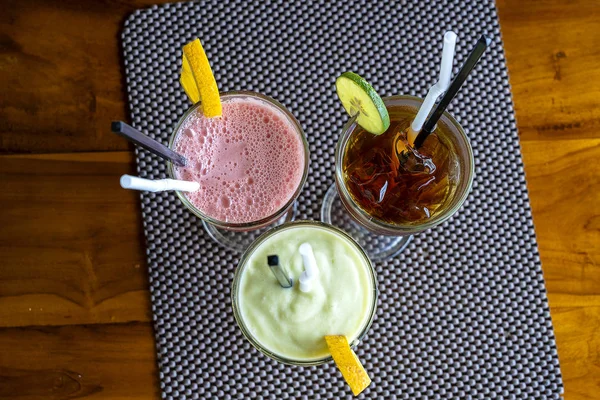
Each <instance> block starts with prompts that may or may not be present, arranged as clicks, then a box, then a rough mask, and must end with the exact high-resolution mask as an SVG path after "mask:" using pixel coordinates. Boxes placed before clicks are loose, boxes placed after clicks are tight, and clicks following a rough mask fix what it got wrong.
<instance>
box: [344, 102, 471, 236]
mask: <svg viewBox="0 0 600 400" xmlns="http://www.w3.org/2000/svg"><path fill="white" fill-rule="evenodd" d="M382 100H383V102H384V104H385V105H386V108H387V103H388V102H391V101H394V100H400V101H402V100H408V101H414V102H418V103H422V102H423V99H422V98H420V97H416V96H410V95H393V96H387V97H383V98H382ZM443 120H447V121H448V122H449V123H450V125H451V126H453V127H454V128H455V129H456V130H457V131H458V134H459V137H460V138H461V139H462V141H463V142H464V143H465V148H466V151H467V153H468V159H469V160H470V162H469V163H468V166H467V167H468V171H465V176H467V179H468V182H467V185H466V187H465V189H464V190H463V192H462V193H460V196H459V197H458V198H457V201H456V204H454V205H453V206H452V207H449V208H448V209H445V210H444V212H443V213H441V214H440V215H438V216H437V218H436V217H434V218H432V219H431V220H428V221H425V222H423V223H418V224H390V223H387V222H385V221H382V220H380V219H378V218H374V217H373V216H371V215H370V214H369V213H367V212H366V211H364V210H363V209H362V208H361V207H360V206H359V205H358V204H356V202H355V201H354V199H353V198H352V195H351V194H350V192H349V191H348V189H347V187H346V185H345V184H344V176H343V171H342V158H343V155H344V150H345V148H346V144H347V143H348V139H349V138H350V136H351V135H352V133H353V132H354V130H355V129H356V126H357V125H358V124H357V122H356V118H350V119H349V120H348V122H346V123H345V124H344V126H343V127H342V133H341V135H340V138H339V139H338V142H337V145H336V149H335V184H336V187H337V189H338V192H339V194H340V197H341V198H342V199H343V200H344V201H342V203H344V204H345V203H346V201H348V202H350V203H351V205H352V208H353V210H352V211H350V210H348V211H349V212H350V214H351V215H352V214H353V213H355V212H356V213H358V214H359V215H360V216H361V217H362V218H364V219H365V220H368V221H369V222H370V223H373V224H374V225H376V226H377V227H378V228H382V229H383V230H385V231H387V232H394V233H397V234H405V235H406V234H414V233H418V232H422V231H424V230H426V229H429V228H432V227H435V226H437V225H439V224H441V223H443V222H445V221H446V220H448V219H449V218H450V217H452V216H453V215H454V214H455V213H456V212H457V211H458V210H459V209H460V208H461V207H462V205H463V204H464V202H465V200H466V199H467V197H468V195H469V193H470V192H471V188H472V186H473V180H474V175H475V162H474V156H473V148H472V147H471V142H470V141H469V137H468V136H467V134H466V133H465V131H464V129H463V127H462V125H461V124H460V123H459V122H458V121H457V120H456V119H455V118H454V117H453V116H452V115H451V114H450V113H449V112H448V111H444V114H443V115H442V117H441V118H440V122H442V121H443ZM361 225H362V223H361Z"/></svg>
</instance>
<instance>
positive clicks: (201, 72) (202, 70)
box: [180, 39, 222, 118]
mask: <svg viewBox="0 0 600 400" xmlns="http://www.w3.org/2000/svg"><path fill="white" fill-rule="evenodd" d="M183 58H184V62H183V65H182V69H181V72H182V74H181V77H180V82H182V85H183V87H184V90H185V91H186V93H187V94H188V97H189V98H190V100H192V101H194V98H195V92H194V90H193V88H192V87H190V86H191V83H190V80H189V75H188V76H184V72H185V71H186V68H187V67H186V61H187V63H188V64H189V67H190V71H191V74H192V77H193V79H194V82H195V83H196V88H197V90H198V93H199V95H200V96H199V97H200V99H199V100H200V101H202V112H203V114H204V115H205V116H206V117H208V118H213V117H220V116H221V115H222V109H221V98H220V97H219V88H218V87H217V81H216V80H215V76H214V75H213V73H212V69H211V68H210V64H209V62H208V58H207V57H206V53H205V52H204V48H203V47H202V44H201V43H200V39H196V40H194V41H192V42H190V43H188V44H186V45H185V46H183ZM183 81H185V85H184V84H183ZM186 86H187V87H188V89H186ZM188 90H189V92H188ZM190 94H191V95H190Z"/></svg>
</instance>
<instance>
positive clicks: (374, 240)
mask: <svg viewBox="0 0 600 400" xmlns="http://www.w3.org/2000/svg"><path fill="white" fill-rule="evenodd" d="M383 102H384V103H385V105H386V107H387V108H388V110H389V109H390V108H391V107H402V108H406V109H407V110H410V111H411V112H414V114H415V115H416V113H417V111H418V109H419V107H420V105H421V103H422V102H423V100H422V99H420V98H418V97H413V96H390V97H385V98H383ZM390 114H391V113H390ZM440 125H441V128H442V129H441V132H447V133H448V134H447V135H445V138H446V139H447V140H448V141H449V142H450V143H451V144H452V147H453V148H454V150H455V152H456V156H457V157H456V158H457V160H458V163H459V175H458V179H457V182H456V188H455V190H454V192H453V193H452V194H451V195H450V198H449V199H447V200H446V202H445V203H444V204H443V205H442V206H441V208H440V209H438V210H437V212H436V213H435V214H434V215H433V216H432V217H431V218H429V219H427V220H424V221H421V222H418V223H412V224H405V225H401V224H391V223H388V222H385V221H381V220H379V219H377V218H375V217H373V216H371V215H369V214H368V213H367V212H366V211H365V210H363V209H362V208H361V207H360V206H359V205H358V204H356V202H355V201H354V200H353V199H352V196H351V195H350V193H349V191H348V188H347V186H346V182H345V180H344V172H343V170H342V161H343V157H344V154H345V151H346V146H347V145H348V142H349V139H350V138H351V137H352V134H353V133H354V132H355V131H356V129H357V127H358V124H357V123H356V121H355V119H354V118H352V119H350V121H348V122H347V123H346V124H345V125H344V127H343V128H342V133H341V135H340V138H339V140H338V143H337V146H336V152H335V183H334V184H333V185H331V187H330V188H329V190H328V191H327V193H326V194H325V197H324V199H323V205H322V207H321V220H322V221H323V222H326V223H328V224H332V225H335V226H337V227H339V228H341V229H343V230H345V231H346V232H348V233H349V234H350V236H352V237H353V238H355V239H356V240H357V241H358V243H359V244H360V245H361V246H362V247H363V248H364V249H365V251H366V252H367V253H368V254H369V257H370V258H371V259H372V260H373V261H383V260H387V259H389V258H391V257H393V256H395V255H397V254H399V253H400V252H401V251H402V250H403V249H404V248H405V247H406V246H407V245H408V243H409V242H410V240H411V238H412V235H414V234H416V233H419V232H422V231H424V230H427V229H429V228H433V227H434V226H437V225H439V224H441V223H442V222H444V221H446V220H447V219H448V218H450V217H451V216H452V215H454V213H456V211H458V209H459V208H460V207H461V206H462V204H463V203H464V202H465V200H466V198H467V196H468V194H469V192H470V191H471V187H472V185H473V176H474V171H475V167H474V159H473V151H472V149H471V144H470V143H469V139H468V137H467V135H466V134H465V131H464V130H463V128H462V127H461V126H460V124H459V123H458V122H457V121H456V120H455V119H454V118H453V117H452V116H451V115H450V114H449V113H448V112H444V114H443V115H442V117H441V118H440V121H439V122H438V126H440Z"/></svg>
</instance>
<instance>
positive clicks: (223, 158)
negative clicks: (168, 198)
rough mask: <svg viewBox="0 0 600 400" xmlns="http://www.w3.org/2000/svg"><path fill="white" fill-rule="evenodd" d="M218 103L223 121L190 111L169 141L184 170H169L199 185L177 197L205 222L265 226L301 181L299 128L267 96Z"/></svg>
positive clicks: (303, 153)
mask: <svg viewBox="0 0 600 400" xmlns="http://www.w3.org/2000/svg"><path fill="white" fill-rule="evenodd" d="M221 102H222V106H223V115H222V117H220V118H219V117H217V118H206V117H204V116H203V115H202V111H201V109H200V108H199V107H193V108H192V109H191V110H190V111H188V113H187V114H186V115H185V116H184V118H183V119H182V121H181V122H180V124H179V126H178V128H177V130H176V132H175V133H174V135H173V137H172V138H171V145H170V147H171V148H172V149H173V150H175V151H176V152H178V153H180V154H182V155H183V156H185V158H186V159H187V165H186V166H185V167H175V166H173V170H172V173H173V175H174V177H175V178H176V179H183V180H188V181H196V182H198V183H200V190H198V191H197V192H193V193H181V194H180V195H183V196H185V198H186V199H187V200H188V202H189V203H191V205H192V206H193V207H194V208H196V209H197V210H198V211H200V214H201V215H200V216H201V217H204V218H205V219H206V217H208V219H209V220H210V219H212V220H215V221H218V222H223V223H225V224H226V225H227V224H231V225H232V226H234V227H235V226H237V225H242V224H252V223H255V222H258V221H262V222H270V221H265V219H269V217H275V218H276V217H278V216H279V215H280V214H281V213H282V212H283V211H285V210H286V209H287V208H288V206H290V205H291V204H292V203H293V200H294V199H295V197H296V196H297V195H298V193H299V191H300V188H301V186H302V185H303V183H304V181H305V180H306V173H307V163H308V149H307V144H306V140H305V138H304V134H303V132H302V128H301V127H300V125H299V124H298V122H297V121H296V120H295V119H294V118H293V116H292V115H291V114H290V113H289V112H288V111H287V110H286V109H285V108H283V106H281V105H280V104H279V103H277V102H275V101H274V100H272V99H270V98H268V97H266V96H262V95H259V94H256V93H251V92H235V93H233V92H230V93H228V94H223V95H222V96H221ZM184 203H185V202H184ZM192 211H194V210H193V209H192Z"/></svg>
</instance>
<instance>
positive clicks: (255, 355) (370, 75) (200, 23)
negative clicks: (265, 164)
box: [122, 0, 562, 399]
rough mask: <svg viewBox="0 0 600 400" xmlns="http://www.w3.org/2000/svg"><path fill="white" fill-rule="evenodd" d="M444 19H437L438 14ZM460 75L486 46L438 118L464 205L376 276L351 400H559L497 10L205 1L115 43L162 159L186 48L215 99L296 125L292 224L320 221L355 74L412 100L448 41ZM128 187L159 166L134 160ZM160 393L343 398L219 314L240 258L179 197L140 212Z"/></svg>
mask: <svg viewBox="0 0 600 400" xmlns="http://www.w3.org/2000/svg"><path fill="white" fill-rule="evenodd" d="M442 3H443V4H442ZM447 29H453V30H454V31H456V32H457V33H458V35H459V41H458V44H457V57H456V58H457V60H456V61H455V65H457V66H458V65H460V64H461V63H462V61H463V60H464V58H465V57H466V55H467V52H468V51H469V49H470V48H471V46H472V45H473V44H474V42H475V40H476V39H477V37H478V36H479V35H480V34H482V33H487V34H489V35H491V36H493V37H494V42H493V46H492V47H491V49H490V50H489V51H488V52H487V54H486V55H485V58H484V59H483V61H482V62H481V63H480V64H479V65H478V66H477V67H476V69H475V71H474V73H473V74H472V76H471V77H470V78H469V80H468V83H467V85H466V87H464V88H463V89H462V91H461V92H460V93H459V95H458V97H457V99H456V100H455V101H454V103H453V106H452V107H451V108H450V112H452V113H453V114H454V115H455V116H456V117H457V119H458V120H459V122H460V123H461V124H462V125H463V126H464V128H465V130H466V131H467V133H468V135H469V136H470V138H471V141H472V144H473V148H474V152H475V162H476V178H475V184H474V187H473V192H472V193H471V195H470V197H469V199H468V200H467V202H466V204H465V206H464V207H463V208H462V210H461V211H460V212H458V214H457V215H456V216H455V217H453V218H452V219H450V220H449V221H448V222H446V223H444V224H443V225H442V226H440V227H438V228H436V229H433V230H431V231H428V232H426V233H423V234H420V235H418V236H417V237H415V239H414V240H413V241H412V242H411V244H410V246H409V248H408V249H407V250H405V251H404V252H403V253H402V254H401V255H400V256H399V257H397V258H396V259H394V260H393V261H389V262H387V263H381V264H379V265H377V272H378V275H379V283H380V289H381V296H380V303H379V309H378V312H377V317H376V319H375V323H374V325H373V327H372V328H371V330H370V332H369V334H368V336H367V339H366V340H365V341H364V342H363V343H362V344H361V345H360V346H359V347H358V351H357V352H358V355H359V357H360V358H361V360H362V361H363V363H364V364H365V367H366V369H367V370H368V371H369V373H370V375H371V377H372V378H373V383H372V384H371V386H370V387H369V388H368V389H367V390H366V391H365V392H364V393H363V394H362V395H361V397H362V398H379V399H394V398H406V399H408V398H410V399H414V398H441V399H445V398H457V397H458V398H535V399H541V398H557V397H559V394H560V393H561V392H562V382H561V375H560V369H559V364H558V358H557V354H556V346H555V340H554V334H553V331H552V323H551V319H550V314H549V309H548V303H547V299H546V291H545V288H544V279H543V276H542V270H541V268H540V259H539V256H538V250H537V245H536V241H535V233H534V230H533V224H532V220H531V210H530V206H529V200H528V196H527V189H526V186H525V178H524V173H523V164H522V161H521V155H520V150H519V141H518V136H517V129H516V125H515V119H514V115H513V107H512V102H511V94H510V87H509V84H508V77H507V72H506V66H505V62H504V54H503V50H502V42H501V40H500V31H499V28H498V20H497V17H496V10H495V6H494V4H493V3H492V2H488V1H484V2H475V1H470V0H465V1H456V2H449V1H448V2H430V1H424V2H421V3H416V2H407V1H403V2H399V3H393V2H382V3H381V4H379V5H377V6H375V5H374V4H372V3H371V2H367V1H344V2H337V3H334V2H329V1H325V0H323V1H315V2H299V3H291V2H287V1H277V2H270V1H269V2H249V1H246V0H230V1H223V0H214V1H204V2H199V3H178V4H170V5H165V6H158V7H152V8H150V9H145V10H139V11H136V12H135V13H133V15H132V16H131V17H129V18H128V20H127V22H126V25H125V30H124V32H123V36H122V39H123V49H124V54H125V66H126V72H127V88H128V91H129V102H130V106H131V118H132V121H133V124H134V125H135V126H136V127H138V128H140V129H143V130H144V131H145V132H147V133H148V134H150V135H151V136H153V137H155V138H157V139H160V140H161V141H162V142H163V143H167V136H168V135H169V134H170V132H171V129H172V128H173V127H174V125H175V123H176V121H177V119H178V118H179V116H180V115H182V113H183V112H184V111H185V109H186V108H187V107H188V106H189V104H188V101H187V99H186V97H185V94H184V93H183V91H182V90H181V89H180V87H179V84H178V75H179V68H180V62H181V61H180V58H181V47H182V46H183V44H185V43H186V42H188V41H190V40H192V39H193V38H195V37H196V36H198V37H200V38H201V39H202V42H203V44H204V47H205V49H206V51H207V54H208V56H209V59H210V60H211V63H212V66H213V70H214V72H215V75H216V78H217V82H218V83H219V86H220V89H221V90H223V91H225V90H242V89H243V90H255V91H259V92H261V93H265V94H267V95H269V96H272V97H274V98H276V99H277V100H279V101H280V102H282V103H283V104H284V105H285V106H287V107H288V108H289V109H290V110H291V111H292V112H293V113H294V115H295V116H296V117H297V118H298V120H299V121H300V123H301V124H302V126H303V127H304V129H305V131H306V134H307V136H308V140H309V143H310V150H311V162H312V164H311V171H310V176H309V179H308V182H307V185H306V187H305V190H304V192H303V193H302V195H301V196H300V198H299V202H300V205H299V212H300V218H305V219H317V218H318V216H319V208H320V205H321V199H322V197H323V195H324V193H325V191H326V189H327V187H328V186H329V185H330V184H331V183H332V182H333V171H334V166H333V159H334V157H333V155H334V145H335V142H336V138H337V136H338V133H339V131H340V128H341V126H342V124H343V123H344V122H345V121H346V119H347V116H346V115H345V114H344V113H343V110H342V107H341V105H340V103H339V101H338V100H337V98H336V94H335V90H334V80H335V77H336V76H338V75H339V74H340V73H341V72H343V71H346V70H354V71H355V72H357V73H359V74H361V75H363V76H365V77H366V78H367V79H368V80H370V81H371V83H372V84H373V85H374V86H375V87H376V88H377V90H378V91H379V93H380V94H381V95H391V94H399V93H404V94H412V95H418V96H424V95H425V93H426V91H427V89H428V87H429V86H430V85H431V84H432V83H433V82H434V81H435V80H436V79H437V73H438V71H437V69H438V63H439V57H440V53H441V38H442V35H443V32H444V31H445V30H447ZM137 160H138V170H139V174H140V175H141V176H143V177H147V178H162V177H165V174H166V167H165V163H164V162H163V161H161V160H159V159H158V158H156V157H154V156H152V155H150V154H148V153H147V152H145V151H138V153H137ZM141 200H142V212H143V218H144V228H145V232H146V238H147V245H148V250H147V254H148V265H149V268H150V281H151V293H152V311H153V313H154V321H155V332H156V342H157V351H158V356H159V367H160V381H161V388H162V391H163V397H164V398H166V399H205V398H219V399H229V398H232V399H233V398H235V399H239V398H271V399H291V398H303V399H316V398H326V399H333V398H351V397H352V396H351V394H350V391H349V389H348V387H347V386H346V384H345V383H344V382H343V379H342V378H341V376H340V374H339V373H338V371H337V370H336V368H335V366H334V365H333V364H331V365H325V366H319V367H310V368H301V367H289V366H284V365H281V364H278V363H276V362H275V361H272V360H270V359H268V358H267V357H265V356H263V355H262V354H260V353H259V352H258V351H256V350H254V349H253V348H252V347H251V346H250V344H249V343H248V342H246V341H245V340H244V339H243V337H242V334H241V333H240V332H239V330H238V328H237V326H236V324H235V322H234V319H233V315H232V311H231V306H230V285H231V280H232V277H233V271H234V268H235V265H236V264H237V260H238V255H237V254H235V253H232V252H229V251H226V250H224V249H223V248H221V247H220V246H219V245H216V244H215V243H213V242H212V241H211V240H210V239H209V238H208V236H207V235H206V234H205V233H204V231H203V229H202V224H201V222H200V220H198V219H197V218H195V217H194V216H193V215H192V214H191V213H190V212H188V211H187V210H186V209H185V208H184V207H183V206H182V205H181V204H180V202H179V201H178V200H177V198H176V197H175V195H174V194H168V193H159V194H152V193H144V194H142V196H141Z"/></svg>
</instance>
